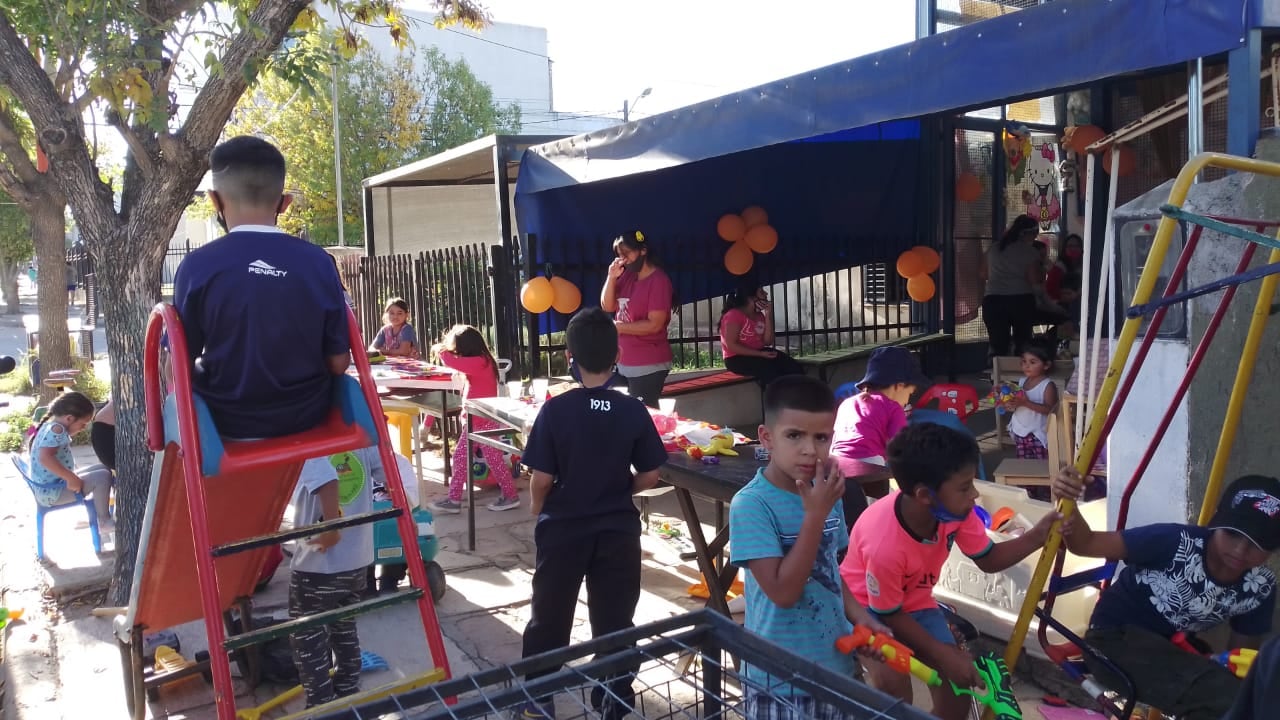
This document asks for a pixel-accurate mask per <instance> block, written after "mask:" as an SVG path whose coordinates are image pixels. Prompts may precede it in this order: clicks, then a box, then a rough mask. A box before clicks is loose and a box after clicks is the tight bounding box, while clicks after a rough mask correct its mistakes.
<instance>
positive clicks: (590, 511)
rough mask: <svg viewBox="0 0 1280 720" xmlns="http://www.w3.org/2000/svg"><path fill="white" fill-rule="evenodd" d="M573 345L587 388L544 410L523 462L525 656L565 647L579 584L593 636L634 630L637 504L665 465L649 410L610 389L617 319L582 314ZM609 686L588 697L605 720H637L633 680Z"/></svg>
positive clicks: (544, 712)
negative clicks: (527, 551)
mask: <svg viewBox="0 0 1280 720" xmlns="http://www.w3.org/2000/svg"><path fill="white" fill-rule="evenodd" d="M567 345H568V355H569V361H570V364H571V369H572V372H573V375H574V377H575V378H577V379H578V381H579V382H581V383H582V387H581V388H578V389H574V390H570V391H569V392H566V393H564V394H562V395H559V396H557V397H554V398H552V399H550V400H548V401H547V402H546V404H545V405H543V406H542V410H541V411H540V412H539V413H538V419H537V420H535V421H534V424H533V428H532V430H530V432H529V438H528V442H527V443H526V446H525V451H524V458H523V462H524V464H525V465H528V466H529V468H530V469H531V470H532V471H533V479H532V480H531V481H530V483H529V496H530V505H531V507H532V511H533V514H534V515H535V516H536V517H537V518H538V521H537V525H536V526H535V527H534V531H533V537H534V543H535V545H536V546H537V564H536V569H535V570H534V574H533V603H532V608H531V609H532V613H531V617H530V619H529V625H528V626H527V627H526V628H525V631H524V657H530V656H532V655H537V654H539V653H543V652H547V651H549V650H555V649H557V648H562V647H565V646H567V645H568V644H569V634H570V631H571V630H572V626H573V614H574V608H575V606H576V605H577V602H578V589H579V588H580V587H581V586H582V581H583V579H585V580H586V583H587V605H588V607H589V608H590V615H591V635H592V636H593V637H599V636H601V635H606V634H608V633H611V632H615V631H617V630H623V629H626V628H629V627H632V626H633V618H634V616H635V611H636V604H637V603H638V602H639V601H640V514H639V512H638V511H637V510H636V506H635V503H634V502H633V501H632V499H631V496H632V495H634V494H635V493H637V492H640V491H642V490H648V489H650V488H652V487H654V486H656V485H657V484H658V468H660V467H662V465H663V463H665V462H666V461H667V452H666V449H665V448H664V447H663V445H662V439H661V438H660V437H658V431H657V430H655V429H654V426H653V420H652V419H651V418H650V416H649V411H648V410H647V409H646V408H645V406H644V404H642V403H641V402H640V400H638V399H636V398H632V397H628V396H626V395H623V394H622V393H620V392H617V391H615V390H611V389H609V387H608V385H609V382H610V380H611V379H612V377H613V366H614V365H615V364H616V363H617V361H618V331H617V329H616V328H615V327H614V325H613V320H612V319H610V318H609V316H608V315H606V314H605V313H604V311H602V310H600V309H599V308H590V309H587V310H583V311H582V312H579V313H578V314H577V315H575V316H574V318H573V320H571V321H570V322H569V327H568V330H567ZM632 468H634V469H635V474H632ZM636 669H638V668H636ZM548 672H551V671H548ZM543 674H545V673H543ZM533 677H535V676H530V679H533ZM608 685H609V692H608V693H607V694H606V693H605V692H604V690H603V688H602V687H601V686H597V687H596V688H595V689H594V690H593V691H592V695H591V702H592V705H593V706H594V708H595V710H596V711H597V712H598V713H600V715H601V717H603V718H606V719H614V718H621V717H623V716H625V715H626V714H627V713H629V712H632V707H633V705H634V690H633V688H632V679H631V674H630V673H626V672H624V673H622V674H621V675H619V676H618V677H617V678H616V679H615V680H613V681H611V682H609V683H608ZM520 717H524V718H554V717H555V705H554V703H553V702H552V699H551V698H539V699H538V700H537V701H535V702H530V703H528V704H527V705H526V706H525V707H524V708H523V711H522V715H520Z"/></svg>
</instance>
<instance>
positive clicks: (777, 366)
mask: <svg viewBox="0 0 1280 720" xmlns="http://www.w3.org/2000/svg"><path fill="white" fill-rule="evenodd" d="M777 352H778V355H777V357H773V358H763V357H755V356H754V355H734V356H733V357H730V358H725V359H724V368H725V370H728V371H730V372H736V373H738V374H739V375H746V376H747V377H753V378H755V379H756V382H757V383H759V384H760V387H762V388H765V387H768V386H769V383H771V382H773V381H774V380H777V379H778V378H780V377H782V376H783V375H803V374H804V366H802V365H801V364H800V363H798V362H796V359H795V358H793V357H791V356H790V355H788V354H786V353H784V352H782V351H781V350H779V351H777Z"/></svg>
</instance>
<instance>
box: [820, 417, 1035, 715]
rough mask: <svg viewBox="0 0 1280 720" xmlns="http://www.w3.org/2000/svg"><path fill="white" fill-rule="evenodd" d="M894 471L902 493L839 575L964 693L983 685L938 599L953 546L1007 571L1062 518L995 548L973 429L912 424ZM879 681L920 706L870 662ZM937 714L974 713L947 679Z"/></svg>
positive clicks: (868, 522)
mask: <svg viewBox="0 0 1280 720" xmlns="http://www.w3.org/2000/svg"><path fill="white" fill-rule="evenodd" d="M888 460H889V468H890V469H891V470H893V475H894V477H895V478H896V479H897V481H898V487H899V488H900V490H898V491H895V492H892V493H890V494H889V495H888V496H887V497H885V498H883V499H882V500H880V501H878V502H876V503H874V504H872V505H871V507H869V508H867V510H866V512H864V513H862V516H861V517H859V518H858V522H857V524H855V525H854V528H853V533H852V534H851V535H850V538H849V552H848V554H847V555H846V556H845V559H844V562H843V563H841V565H840V576H841V578H843V580H844V582H845V584H846V585H848V587H849V591H850V592H851V593H852V594H853V597H854V598H855V599H857V601H858V602H859V603H860V604H861V605H863V606H864V607H866V608H867V609H868V610H870V611H871V612H872V613H873V614H874V615H875V616H876V617H878V618H879V619H880V621H881V622H883V623H884V624H885V625H887V626H889V628H890V629H891V630H893V635H894V637H895V638H896V639H898V640H899V641H901V642H902V643H903V644H904V645H906V646H907V647H909V648H911V649H912V650H914V651H915V652H916V654H918V655H919V656H920V659H921V660H922V661H923V662H925V663H926V664H928V665H932V666H933V667H934V668H936V669H937V670H938V672H939V673H941V674H942V675H943V676H944V677H945V678H946V679H948V680H951V681H952V682H954V683H955V684H956V685H959V686H960V687H974V686H976V685H978V684H979V681H978V676H977V671H976V670H975V668H974V665H973V658H972V657H970V656H969V654H968V653H966V652H965V651H963V650H961V649H960V648H958V647H956V644H955V638H954V636H953V635H952V633H951V628H950V626H949V625H948V624H947V620H946V617H945V616H944V615H943V614H942V611H941V610H940V609H939V608H938V603H937V602H936V601H935V600H934V599H933V586H934V585H935V584H937V582H938V575H939V573H941V572H942V565H943V563H945V562H946V560H947V556H948V555H949V554H950V553H951V546H952V545H953V544H954V545H958V546H959V547H960V551H961V552H963V553H964V554H965V555H967V556H969V557H970V558H971V559H972V560H973V561H974V563H975V564H976V565H977V566H978V568H979V569H980V570H982V571H983V572H987V573H995V572H1000V571H1002V570H1006V569H1008V568H1010V567H1012V566H1013V565H1015V564H1017V563H1018V562H1019V561H1021V560H1022V559H1023V558H1025V557H1026V556H1028V555H1030V554H1031V553H1033V552H1035V551H1036V550H1038V549H1040V547H1041V546H1042V545H1043V544H1044V539H1045V537H1046V536H1047V535H1048V533H1049V527H1050V526H1051V525H1052V524H1053V522H1054V521H1055V520H1056V519H1057V518H1058V517H1059V516H1058V514H1057V513H1052V512H1051V513H1049V514H1047V515H1045V517H1044V518H1043V519H1041V521H1040V522H1039V523H1037V524H1036V526H1035V527H1034V528H1032V529H1031V530H1028V531H1027V532H1026V533H1025V534H1023V535H1022V536H1020V537H1018V538H1015V539H1013V540H1010V541H1008V542H1002V543H992V542H991V539H990V538H989V537H988V536H987V532H986V529H985V528H984V527H983V525H982V521H981V520H979V519H978V516H977V514H976V513H974V512H973V505H974V501H975V500H977V498H978V491H977V489H976V488H975V487H974V485H973V477H974V474H975V473H976V471H977V468H978V444H977V442H976V441H974V439H973V438H972V437H971V436H969V435H965V434H964V433H961V432H958V431H956V430H952V429H951V428H948V427H943V426H941V425H935V424H933V423H920V424H918V425H909V426H907V427H906V428H905V429H903V430H902V432H900V433H898V435H897V436H896V437H894V438H893V440H892V441H890V442H889V448H888ZM869 670H870V673H871V677H872V681H873V683H874V685H875V686H876V687H877V688H879V689H880V690H883V691H884V692H886V693H888V694H890V695H893V696H895V697H898V698H901V699H903V700H905V701H907V702H908V703H909V702H911V695H912V692H911V678H910V677H909V676H906V675H901V674H899V673H897V672H895V671H893V670H891V669H889V668H888V666H886V665H883V664H880V663H871V664H870V668H869ZM931 692H932V695H933V714H934V715H936V716H938V717H940V718H943V720H950V719H951V718H955V719H956V720H960V719H962V718H966V717H968V711H969V704H968V701H967V699H965V698H960V697H957V696H956V695H955V694H954V693H953V692H952V691H951V689H950V686H949V685H946V684H945V683H944V684H943V685H942V686H940V687H935V688H933V689H932V690H931Z"/></svg>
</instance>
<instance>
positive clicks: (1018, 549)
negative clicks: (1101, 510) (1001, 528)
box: [972, 512, 1062, 573]
mask: <svg viewBox="0 0 1280 720" xmlns="http://www.w3.org/2000/svg"><path fill="white" fill-rule="evenodd" d="M1061 517H1062V516H1061V515H1059V514H1058V513H1056V512H1049V513H1046V514H1045V516H1044V517H1042V518H1040V522H1038V523H1036V525H1035V527H1033V528H1031V529H1030V530H1028V531H1026V532H1025V533H1023V534H1022V535H1021V536H1019V537H1016V538H1014V539H1012V540H1006V541H1005V542H1000V543H995V544H993V545H992V546H991V549H990V550H988V551H987V553H986V554H985V555H983V556H982V557H978V558H972V559H973V564H974V565H977V566H978V569H979V570H981V571H982V572H987V573H997V572H1000V571H1002V570H1008V569H1009V568H1011V567H1013V566H1014V565H1016V564H1018V563H1019V562H1021V560H1022V559H1023V558H1025V557H1026V556H1028V555H1030V554H1031V553H1033V552H1035V551H1036V550H1039V549H1040V548H1042V547H1044V541H1045V538H1047V537H1049V528H1050V527H1052V526H1053V523H1054V522H1055V521H1057V520H1058V519H1059V518H1061Z"/></svg>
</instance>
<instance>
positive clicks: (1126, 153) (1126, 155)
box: [1102, 145, 1138, 177]
mask: <svg viewBox="0 0 1280 720" xmlns="http://www.w3.org/2000/svg"><path fill="white" fill-rule="evenodd" d="M1115 152H1118V153H1120V167H1119V171H1120V177H1125V176H1127V175H1129V174H1131V173H1132V172H1133V171H1134V169H1135V168H1136V167H1137V165H1138V158H1137V156H1136V155H1135V154H1134V152H1133V148H1130V147H1127V146H1125V145H1112V146H1111V147H1109V148H1107V151H1106V152H1104V153H1103V154H1102V169H1103V170H1105V171H1106V173H1107V174H1108V175H1110V174H1111V162H1112V159H1111V154H1112V153H1115Z"/></svg>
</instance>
